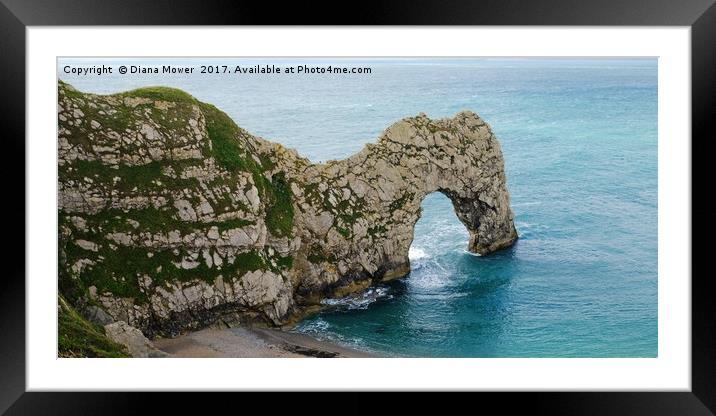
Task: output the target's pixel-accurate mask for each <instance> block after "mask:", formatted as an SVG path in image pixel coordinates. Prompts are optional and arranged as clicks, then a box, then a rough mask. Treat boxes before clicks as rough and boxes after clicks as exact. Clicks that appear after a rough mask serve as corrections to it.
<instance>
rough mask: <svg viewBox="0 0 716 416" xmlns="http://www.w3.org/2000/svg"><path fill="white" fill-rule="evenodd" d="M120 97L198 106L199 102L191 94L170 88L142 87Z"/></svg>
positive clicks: (121, 94)
mask: <svg viewBox="0 0 716 416" xmlns="http://www.w3.org/2000/svg"><path fill="white" fill-rule="evenodd" d="M118 95H119V96H120V97H140V98H148V99H150V100H155V101H170V102H175V103H189V104H197V103H198V102H199V101H198V100H197V99H196V98H194V97H193V96H192V95H191V94H189V93H187V92H184V91H182V90H180V89H177V88H170V87H142V88H137V89H134V90H131V91H127V92H123V93H120V94H118Z"/></svg>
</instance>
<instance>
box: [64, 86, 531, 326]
mask: <svg viewBox="0 0 716 416" xmlns="http://www.w3.org/2000/svg"><path fill="white" fill-rule="evenodd" d="M58 119H59V138H58V145H59V149H58V152H59V153H58V154H59V198H58V201H59V220H60V229H59V235H60V288H61V290H62V291H63V293H65V295H66V296H68V297H69V298H70V299H77V300H78V301H79V302H78V303H81V304H88V305H93V306H94V307H96V306H99V307H101V308H103V309H104V310H105V311H106V312H107V314H109V315H110V316H111V317H112V319H114V320H116V321H120V320H121V321H125V322H128V323H129V324H130V325H132V326H135V327H137V328H140V329H141V330H142V331H143V332H144V333H145V334H147V335H148V336H153V335H155V334H165V335H167V334H168V335H173V334H177V333H179V332H182V331H185V330H188V329H196V328H200V327H204V326H207V325H210V324H212V323H214V322H216V321H218V320H223V321H224V322H226V323H232V322H245V321H262V322H265V323H268V324H270V325H281V324H284V323H286V322H289V321H290V320H292V319H293V318H295V317H297V316H300V314H301V312H302V310H304V309H305V308H306V307H307V306H310V305H312V304H315V303H317V302H319V301H320V299H322V298H324V297H327V296H343V295H346V294H348V293H351V292H353V291H356V290H361V289H364V288H366V287H368V286H370V285H371V284H373V283H375V282H378V281H381V280H390V279H394V278H398V277H402V276H405V275H406V274H407V273H408V272H409V271H410V263H409V260H408V256H407V255H408V249H409V247H410V243H411V242H412V239H413V227H414V225H415V223H416V222H417V220H418V218H419V216H420V204H421V202H422V200H423V198H424V197H425V196H426V195H428V194H430V193H431V192H442V193H444V194H445V195H446V196H448V198H450V199H451V201H452V202H453V206H454V208H455V213H456V214H457V216H458V218H459V219H460V221H462V223H463V224H464V225H465V227H466V228H467V229H468V231H469V233H470V240H469V242H468V249H469V250H470V251H472V252H475V253H479V254H487V253H490V252H492V251H495V250H497V249H500V248H503V247H506V246H508V245H510V244H512V242H513V241H514V240H515V239H516V238H517V234H516V232H515V228H514V225H513V217H512V212H511V210H510V206H509V196H508V192H507V188H506V180H505V173H504V163H503V159H502V154H501V151H500V147H499V144H498V142H497V140H496V138H495V137H494V135H493V133H492V131H491V129H490V127H489V126H488V125H487V124H486V123H485V122H484V121H483V120H481V119H480V118H479V117H478V116H477V115H475V114H474V113H471V112H462V113H459V114H457V115H456V116H455V117H453V118H451V119H442V120H431V119H429V118H428V117H426V116H425V115H423V114H420V115H418V116H417V117H412V118H406V119H404V120H401V121H399V122H397V123H395V124H393V125H392V126H390V127H389V128H388V129H386V130H385V131H384V132H383V134H382V135H381V136H380V138H379V139H378V141H377V142H376V143H374V144H369V145H367V146H366V147H365V148H364V149H363V150H362V151H360V152H359V153H357V154H355V155H353V156H351V157H349V158H347V159H344V160H341V161H333V162H329V163H326V164H311V163H310V162H309V161H308V160H306V159H305V158H302V157H300V156H299V155H298V154H297V153H296V152H295V151H293V150H288V149H285V148H283V147H282V146H281V145H279V144H276V143H271V142H269V141H266V140H263V139H261V138H257V137H254V136H251V135H250V134H249V133H247V132H246V131H244V130H242V129H240V128H239V127H237V126H236V125H235V124H234V123H233V122H232V121H231V120H230V119H229V118H228V117H227V116H226V115H225V114H224V113H221V112H220V111H218V110H217V109H216V108H214V107H213V106H210V105H208V104H204V103H201V102H199V101H196V100H195V99H194V98H193V97H190V96H188V95H187V94H185V93H183V92H181V91H178V90H173V89H165V88H150V89H140V90H135V91H130V92H128V93H124V94H118V95H113V96H96V95H90V94H82V93H80V92H78V91H76V90H74V89H72V88H71V87H70V86H68V85H66V84H63V83H61V84H60V91H59V103H58Z"/></svg>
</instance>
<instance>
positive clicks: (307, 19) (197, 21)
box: [0, 0, 716, 415]
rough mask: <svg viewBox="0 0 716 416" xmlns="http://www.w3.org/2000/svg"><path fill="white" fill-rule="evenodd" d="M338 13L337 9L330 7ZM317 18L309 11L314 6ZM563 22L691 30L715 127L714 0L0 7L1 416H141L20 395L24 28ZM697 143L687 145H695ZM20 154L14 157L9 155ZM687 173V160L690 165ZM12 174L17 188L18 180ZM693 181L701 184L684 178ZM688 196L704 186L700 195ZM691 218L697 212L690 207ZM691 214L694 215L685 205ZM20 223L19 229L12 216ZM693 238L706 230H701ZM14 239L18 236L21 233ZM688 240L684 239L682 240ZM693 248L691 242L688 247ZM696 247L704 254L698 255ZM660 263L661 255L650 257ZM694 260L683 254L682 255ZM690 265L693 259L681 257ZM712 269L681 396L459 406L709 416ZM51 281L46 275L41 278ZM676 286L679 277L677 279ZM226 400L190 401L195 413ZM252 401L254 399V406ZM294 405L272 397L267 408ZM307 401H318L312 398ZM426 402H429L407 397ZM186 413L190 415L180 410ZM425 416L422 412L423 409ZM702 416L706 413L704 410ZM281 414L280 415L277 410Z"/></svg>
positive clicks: (110, 400)
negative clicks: (2, 192) (0, 188)
mask: <svg viewBox="0 0 716 416" xmlns="http://www.w3.org/2000/svg"><path fill="white" fill-rule="evenodd" d="M339 6H340V7H339ZM319 9H320V10H321V12H320V13H318V12H317V10H319ZM167 24H169V25H217V24H218V25H262V24H272V25H273V24H306V25H324V24H330V25H335V24H351V25H355V24H370V25H567V26H581V25H588V26H602V25H605V26H616V25H629V26H644V25H647V26H687V27H690V28H691V59H692V67H691V68H692V91H691V93H692V95H691V97H692V137H691V149H692V155H693V156H699V155H700V156H701V157H704V154H705V153H706V152H701V154H699V153H698V152H694V151H693V149H694V144H696V143H699V148H701V147H702V146H704V145H703V143H705V142H706V141H707V140H708V139H711V138H712V137H713V135H712V134H713V131H714V129H713V124H714V120H715V119H716V117H715V116H716V110H714V108H716V107H714V101H713V96H714V93H715V92H716V75H715V74H716V69H715V68H716V6H714V0H690V1H671V0H652V1H644V0H602V1H599V2H597V1H589V2H587V1H575V0H571V1H570V0H550V1H544V0H542V1H520V0H501V1H496V0H491V1H467V0H460V1H453V2H450V3H445V2H438V1H434V0H433V1H431V2H410V1H393V2H390V3H388V2H381V3H378V2H371V1H362V2H350V3H349V2H341V3H340V5H337V4H336V3H335V2H332V3H329V4H326V5H321V4H319V3H318V2H311V3H307V2H281V3H272V2H267V1H263V2H258V1H254V2H250V3H249V2H245V1H238V0H236V1H215V2H207V1H204V2H197V1H186V0H174V1H167V0H155V1H147V2H142V1H138V0H132V1H112V2H110V1H98V0H64V1H52V0H32V1H28V0H0V59H1V60H2V66H1V67H0V88H1V90H0V91H2V99H0V110H1V111H0V114H1V115H2V116H3V118H4V123H3V124H2V131H3V133H2V137H3V150H5V154H6V155H8V156H10V155H11V156H10V157H6V158H5V159H4V163H2V164H1V165H2V170H3V175H4V177H5V178H6V180H5V181H4V184H5V187H6V192H7V187H9V188H10V189H9V191H10V192H9V193H6V195H8V194H9V195H10V196H11V198H12V200H11V202H9V203H7V204H6V207H7V206H8V205H9V206H10V207H11V211H12V213H8V214H7V215H11V216H8V217H7V218H11V220H10V221H6V227H9V228H10V229H8V230H7V231H6V232H7V233H12V237H11V238H10V239H8V240H6V241H10V243H11V244H9V246H8V248H7V249H8V250H10V251H9V252H7V254H6V262H5V271H6V273H5V274H4V276H2V278H0V334H1V335H0V337H1V340H0V362H1V367H0V413H3V412H5V411H7V414H135V413H141V412H142V411H147V410H148V408H146V407H145V404H144V399H145V398H147V397H148V393H28V392H25V389H26V385H25V291H24V288H25V265H24V261H18V259H25V258H26V257H25V255H26V250H32V247H26V246H25V221H26V220H27V219H26V217H25V209H26V208H27V207H26V206H25V181H24V179H25V156H26V153H25V104H26V103H25V82H26V79H25V70H26V61H25V46H26V43H25V41H26V35H25V34H26V32H25V29H26V27H27V26H45V25H53V26H64V25H167ZM697 137H698V140H695V138H697ZM20 155H22V157H21V156H20ZM692 171H693V157H692ZM21 176H22V178H23V180H22V181H21V180H20V177H21ZM692 178H693V182H699V181H702V180H701V179H699V176H698V175H696V174H692ZM692 189H697V190H698V189H700V190H702V191H703V190H708V189H709V188H708V187H698V186H697V187H694V186H693V185H692ZM691 203H692V216H693V214H694V213H695V212H701V211H706V209H708V208H707V206H708V205H693V200H692V201H691ZM693 207H695V208H696V209H694V208H693ZM20 218H23V220H24V221H20V220H19V219H20ZM700 230H701V232H702V233H704V234H705V233H706V230H704V229H703V228H700ZM21 236H22V237H21ZM692 236H693V234H692ZM692 248H693V249H697V248H698V246H697V245H695V244H693V245H692ZM699 249H700V250H703V248H699ZM660 255H668V253H660ZM692 259H693V254H692ZM692 267H693V260H692ZM711 275H712V273H704V274H694V278H693V279H692V281H691V286H692V331H691V333H692V340H691V342H692V367H691V375H692V383H691V391H690V392H610V393H607V392H600V393H596V392H573V393H536V392H532V393H479V394H478V395H477V397H473V398H470V399H469V401H471V402H473V403H475V404H478V403H479V407H480V408H484V409H489V408H490V407H491V405H495V404H497V405H498V406H499V408H500V409H501V411H505V410H507V411H511V410H516V409H519V410H523V411H525V410H529V411H530V412H531V413H544V414H650V415H656V414H704V415H708V414H714V412H716V342H715V341H714V340H716V337H715V336H714V335H716V319H714V318H716V314H715V313H714V312H715V307H714V302H713V301H712V299H711V298H712V297H713V295H712V293H713V291H712V290H710V289H712V288H713V284H712V283H711ZM50 278H51V277H50V276H48V279H50ZM683 278H684V279H688V278H690V276H683ZM172 396H173V397H167V395H166V394H164V395H163V396H162V397H161V398H160V400H161V402H162V403H163V405H162V409H163V410H164V412H169V411H173V410H187V409H189V408H190V407H191V406H193V405H191V404H188V403H187V399H186V398H183V399H182V398H181V397H179V396H177V394H176V393H175V394H173V395H172ZM336 398H337V402H342V403H343V404H344V405H347V408H345V410H346V411H350V412H352V413H367V412H371V411H372V410H371V409H372V407H373V404H372V403H371V402H372V400H370V399H363V398H360V397H358V396H355V395H353V394H351V396H346V395H345V394H343V395H340V396H336ZM235 400H236V397H235V396H234V395H233V394H232V397H226V396H224V397H223V398H222V399H216V398H196V397H192V398H191V399H189V400H188V401H190V402H193V403H194V405H196V404H200V405H201V408H202V409H203V411H204V412H206V413H208V412H210V411H212V408H214V407H215V406H217V405H218V406H223V405H224V403H222V402H225V401H229V402H233V401H235ZM257 400H262V401H265V399H263V398H260V399H257ZM300 400H304V399H288V400H272V406H274V407H273V410H274V411H276V412H277V411H280V410H281V408H282V407H283V406H285V408H286V409H290V411H293V412H295V411H296V410H300V409H297V408H296V406H295V405H293V403H295V402H296V401H300ZM312 400H321V401H323V400H325V399H323V398H321V399H312ZM410 400H411V401H413V402H414V404H415V402H417V403H419V405H421V406H422V405H423V404H424V405H427V406H430V405H437V404H438V403H436V402H435V401H434V400H433V399H431V398H430V396H426V395H421V396H419V397H416V398H412V399H410ZM391 402H393V404H392V405H388V407H387V408H384V409H383V410H384V411H385V410H390V409H391V407H393V408H396V409H404V406H405V405H406V403H405V400H401V399H399V400H391ZM187 406H189V407H187ZM426 409H428V408H427V407H423V410H426ZM709 409H710V410H709ZM286 411H289V410H286Z"/></svg>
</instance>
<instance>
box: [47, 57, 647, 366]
mask: <svg viewBox="0 0 716 416" xmlns="http://www.w3.org/2000/svg"><path fill="white" fill-rule="evenodd" d="M78 63H81V64H82V65H95V64H99V65H101V64H104V65H110V66H113V67H114V68H117V67H118V66H119V65H122V64H124V65H132V64H134V65H142V66H151V65H163V64H187V65H194V66H198V65H201V64H208V65H225V64H226V65H229V66H232V67H233V66H235V65H242V66H252V65H256V64H260V65H263V64H274V65H277V66H284V67H285V66H291V65H297V64H304V63H306V64H310V65H319V66H327V65H334V66H336V65H337V66H342V67H361V68H362V67H370V68H371V73H370V74H360V75H358V74H344V75H335V74H314V75H310V74H309V75H305V74H303V75H301V74H296V75H291V74H279V75H275V74H274V75H249V74H241V75H236V74H230V75H226V74H221V75H216V74H205V75H202V74H196V73H195V74H192V75H187V74H181V75H162V74H135V75H131V74H130V75H120V74H118V73H117V70H116V69H115V70H114V72H115V74H112V75H99V76H97V75H95V76H91V75H90V76H79V75H72V74H66V73H64V71H63V66H64V65H66V64H73V65H74V64H78ZM58 76H59V78H60V79H62V80H64V81H66V82H69V83H70V84H72V85H74V86H75V87H76V88H78V89H80V90H83V91H87V92H95V93H112V92H119V91H123V90H127V89H132V88H137V87H141V86H149V85H166V86H172V87H177V88H181V89H184V90H186V91H188V92H189V93H191V94H193V95H194V96H196V97H197V98H198V99H200V100H202V101H205V102H209V103H213V104H215V105H216V106H218V107H219V108H221V109H222V110H224V111H226V112H227V113H228V114H229V115H230V116H231V117H232V118H233V119H234V120H235V121H236V122H237V123H238V124H239V125H240V126H242V127H244V128H245V129H247V130H248V131H250V132H251V133H253V134H255V135H259V136H262V137H265V138H267V139H271V140H274V141H278V142H280V143H282V144H284V145H286V146H288V147H293V148H295V149H297V150H298V151H299V153H301V154H302V155H304V156H307V157H308V158H309V159H311V160H313V161H316V162H318V161H326V160H329V159H337V158H343V157H346V156H349V155H350V154H352V153H354V152H356V151H358V150H359V149H360V148H361V147H362V146H363V145H364V144H366V143H369V142H372V141H374V140H375V139H376V138H377V137H378V135H379V134H380V132H381V131H382V130H383V129H384V128H386V127H388V126H389V125H390V124H391V123H393V122H395V121H397V120H399V119H401V118H403V117H406V116H412V115H415V114H417V113H419V112H424V113H426V114H427V115H428V116H430V117H451V116H453V115H454V114H455V113H457V112H458V111H460V110H463V109H469V110H472V111H474V112H476V113H477V114H479V115H480V116H481V117H482V118H484V119H485V120H486V121H487V122H488V123H489V124H490V125H491V126H492V128H493V130H494V132H495V134H496V135H497V137H498V139H499V141H500V143H501V146H502V151H503V154H504V157H505V164H506V171H507V181H508V189H509V191H510V195H511V203H512V208H513V211H514V213H515V219H516V227H517V231H518V233H519V235H520V239H519V240H518V242H517V243H516V244H515V245H514V246H513V247H511V248H509V249H506V250H503V251H501V252H498V253H494V254H492V255H489V256H485V257H478V256H474V255H471V254H469V253H467V252H466V251H465V247H466V245H467V232H466V230H465V229H464V227H463V226H462V224H461V223H460V222H459V221H458V219H457V218H456V217H455V215H454V213H453V210H452V206H451V204H450V202H449V200H448V199H447V198H446V197H444V196H443V195H441V194H432V195H430V196H428V197H427V198H426V199H425V200H424V202H423V213H422V218H421V219H420V220H419V222H418V224H417V226H416V230H415V240H414V241H413V244H412V247H411V249H410V258H411V266H412V272H411V273H410V275H409V276H407V277H406V278H404V279H402V280H399V281H395V282H392V283H390V284H386V285H382V286H378V287H375V288H371V289H368V290H367V291H366V292H364V293H361V294H358V295H356V296H352V297H350V298H346V299H329V300H326V304H327V305H328V308H327V309H326V311H325V312H322V313H320V314H318V315H315V316H313V317H309V318H307V319H306V320H304V321H302V322H301V323H300V324H299V325H298V326H297V327H296V329H295V330H296V331H300V332H305V333H309V334H312V335H314V336H316V337H318V338H321V339H326V340H331V341H334V342H338V343H342V344H346V345H348V346H351V347H354V348H358V349H364V350H368V351H373V352H377V353H379V354H382V355H389V356H419V357H655V356H656V355H657V61H656V59H566V58H565V59H492V58H490V59H417V58H415V59H413V58H411V59H353V58H351V59H327V58H326V59H316V58H313V59H285V58H284V59H280V58H260V59H259V58H253V59H235V58H234V59H226V58H193V59H185V58H181V59H180V58H177V59H148V58H141V59H127V58H121V59H119V58H118V59H104V60H99V59H60V60H59V62H58Z"/></svg>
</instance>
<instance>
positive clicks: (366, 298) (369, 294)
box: [321, 286, 393, 310]
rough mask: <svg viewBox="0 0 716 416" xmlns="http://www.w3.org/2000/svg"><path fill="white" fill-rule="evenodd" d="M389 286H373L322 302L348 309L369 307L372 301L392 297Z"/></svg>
mask: <svg viewBox="0 0 716 416" xmlns="http://www.w3.org/2000/svg"><path fill="white" fill-rule="evenodd" d="M388 292H389V291H388V288H387V287H381V286H378V287H371V288H368V289H366V290H364V291H362V292H359V293H354V294H352V295H349V296H346V297H344V298H338V299H323V300H322V301H321V303H322V304H323V305H328V306H337V307H343V308H346V309H351V310H352V309H367V308H368V306H370V304H371V303H373V302H375V301H377V300H378V299H381V298H386V299H392V298H393V295H391V294H390V293H388Z"/></svg>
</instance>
